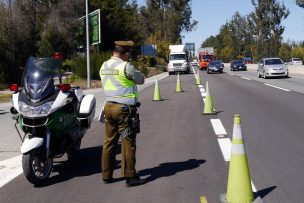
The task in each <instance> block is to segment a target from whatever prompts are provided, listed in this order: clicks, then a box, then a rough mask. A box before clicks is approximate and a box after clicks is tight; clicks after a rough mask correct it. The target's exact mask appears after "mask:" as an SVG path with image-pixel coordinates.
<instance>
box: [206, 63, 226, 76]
mask: <svg viewBox="0 0 304 203" xmlns="http://www.w3.org/2000/svg"><path fill="white" fill-rule="evenodd" d="M211 72H218V73H222V72H223V66H222V63H221V62H220V61H211V62H209V64H208V66H207V73H211Z"/></svg>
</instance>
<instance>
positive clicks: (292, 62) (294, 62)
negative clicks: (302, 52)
mask: <svg viewBox="0 0 304 203" xmlns="http://www.w3.org/2000/svg"><path fill="white" fill-rule="evenodd" d="M289 64H290V65H303V61H302V60H301V59H300V58H291V59H290V62H289Z"/></svg>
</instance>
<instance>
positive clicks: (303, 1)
mask: <svg viewBox="0 0 304 203" xmlns="http://www.w3.org/2000/svg"><path fill="white" fill-rule="evenodd" d="M296 4H297V5H298V6H300V7H302V8H304V0H296Z"/></svg>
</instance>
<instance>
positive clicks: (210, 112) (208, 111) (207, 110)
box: [203, 81, 216, 115]
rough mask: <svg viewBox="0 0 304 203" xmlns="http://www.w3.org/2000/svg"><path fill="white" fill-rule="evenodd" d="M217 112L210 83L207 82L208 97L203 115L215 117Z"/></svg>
mask: <svg viewBox="0 0 304 203" xmlns="http://www.w3.org/2000/svg"><path fill="white" fill-rule="evenodd" d="M214 114H216V111H214V110H213V104H212V97H211V95H210V91H209V85H208V81H207V82H206V97H205V105H204V112H203V115H214Z"/></svg>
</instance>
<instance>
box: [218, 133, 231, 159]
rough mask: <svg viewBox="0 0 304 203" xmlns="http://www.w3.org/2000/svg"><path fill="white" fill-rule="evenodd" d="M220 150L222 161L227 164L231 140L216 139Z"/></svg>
mask: <svg viewBox="0 0 304 203" xmlns="http://www.w3.org/2000/svg"><path fill="white" fill-rule="evenodd" d="M217 141H218V143H219V145H220V149H221V151H222V154H223V157H224V160H225V161H227V162H229V161H230V155H231V140H230V138H219V139H217Z"/></svg>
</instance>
